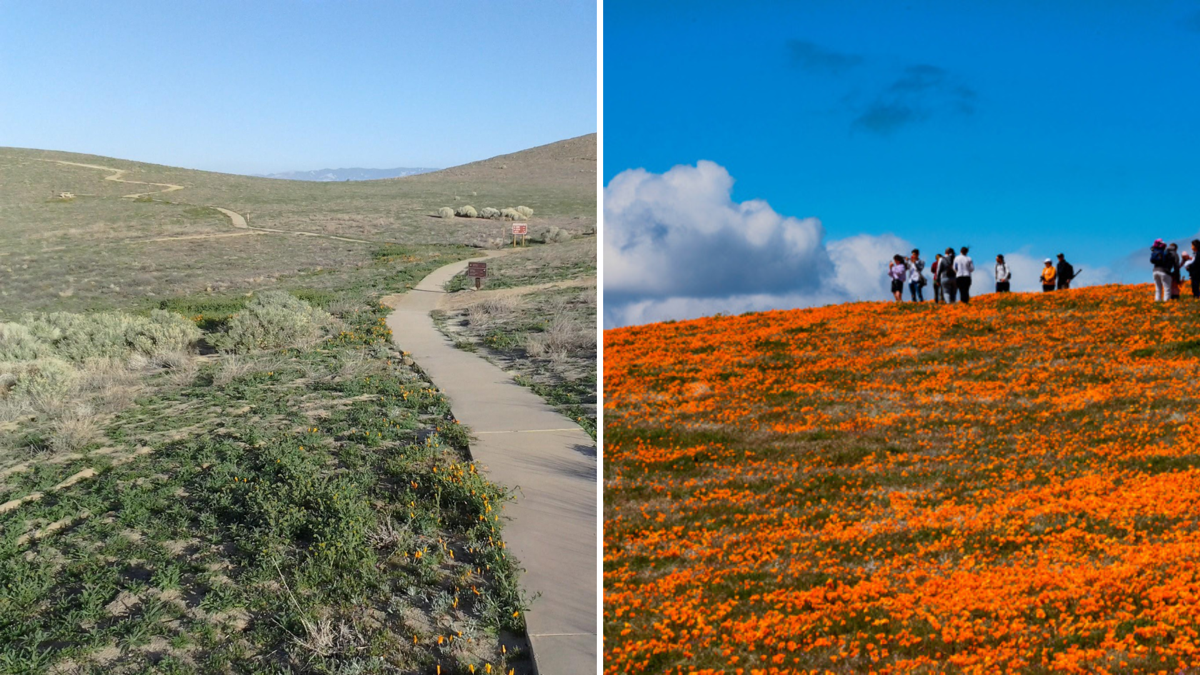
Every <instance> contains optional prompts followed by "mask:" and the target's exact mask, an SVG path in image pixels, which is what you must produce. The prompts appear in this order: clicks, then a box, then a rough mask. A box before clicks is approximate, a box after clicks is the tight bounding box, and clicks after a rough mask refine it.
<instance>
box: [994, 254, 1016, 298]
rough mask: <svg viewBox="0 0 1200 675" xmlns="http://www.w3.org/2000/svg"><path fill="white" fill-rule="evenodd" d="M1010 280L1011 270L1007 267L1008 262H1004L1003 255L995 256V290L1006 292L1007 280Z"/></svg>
mask: <svg viewBox="0 0 1200 675" xmlns="http://www.w3.org/2000/svg"><path fill="white" fill-rule="evenodd" d="M1010 281H1012V270H1010V269H1008V263H1006V262H1004V256H1003V255H997V256H996V292H997V293H1007V292H1008V289H1009V282H1010Z"/></svg>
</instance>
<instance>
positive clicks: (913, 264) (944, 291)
mask: <svg viewBox="0 0 1200 675" xmlns="http://www.w3.org/2000/svg"><path fill="white" fill-rule="evenodd" d="M1192 248H1193V249H1194V250H1195V251H1197V252H1198V253H1200V240H1198V241H1196V242H1193V244H1192ZM968 252H969V249H968V247H966V246H963V247H962V248H961V249H959V252H958V254H957V255H956V254H955V253H954V249H953V248H947V249H946V252H945V253H944V254H943V253H938V254H937V257H936V258H935V259H934V261H933V264H932V265H931V266H930V268H929V271H930V273H931V274H932V275H933V301H934V302H935V303H937V302H946V303H949V302H955V301H961V302H963V303H967V304H969V303H970V302H971V275H972V274H974V272H975V261H973V260H971V256H970V255H968ZM1195 257H1196V256H1193V261H1194V259H1195ZM1196 272H1197V275H1200V268H1197V270H1196ZM888 276H889V277H890V278H891V280H892V296H893V297H895V298H896V302H902V301H903V300H904V286H905V284H907V285H908V290H909V294H910V296H911V297H912V301H913V302H924V301H925V291H924V288H925V286H926V285H927V284H928V283H929V281H928V280H927V279H926V278H925V261H924V260H922V259H921V251H920V250H919V249H915V248H914V249H913V250H912V253H911V254H909V256H908V257H907V258H905V257H904V256H902V255H900V254H896V255H895V256H892V262H891V263H890V264H889V265H888ZM995 276H996V292H997V293H1008V292H1009V289H1010V288H1011V283H1012V270H1011V269H1009V267H1008V263H1007V262H1005V260H1004V256H1003V255H997V256H996V269H995ZM1077 276H1079V275H1078V273H1077V272H1076V271H1075V268H1074V267H1072V266H1071V263H1069V262H1067V260H1066V258H1065V257H1064V256H1063V254H1062V253H1059V254H1058V265H1054V263H1053V262H1052V261H1051V260H1050V259H1049V258H1046V267H1045V269H1043V270H1042V290H1043V291H1053V290H1056V289H1064V288H1070V287H1071V281H1072V280H1073V279H1074V278H1075V277H1077ZM1197 283H1200V278H1193V281H1192V285H1193V288H1195V287H1196V285H1197Z"/></svg>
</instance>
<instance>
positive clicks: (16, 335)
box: [0, 323, 53, 361]
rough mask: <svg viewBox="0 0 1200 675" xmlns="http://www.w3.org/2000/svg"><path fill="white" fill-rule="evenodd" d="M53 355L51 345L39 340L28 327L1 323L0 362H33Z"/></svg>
mask: <svg viewBox="0 0 1200 675" xmlns="http://www.w3.org/2000/svg"><path fill="white" fill-rule="evenodd" d="M52 353H53V350H52V349H51V348H50V345H48V344H46V343H45V342H43V341H41V340H39V339H38V338H37V336H36V335H34V334H33V333H32V332H31V331H30V330H29V328H28V327H27V326H23V325H21V324H19V323H0V361H32V360H34V359H40V358H43V357H46V356H50V355H51V354H52Z"/></svg>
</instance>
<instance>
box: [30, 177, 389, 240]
mask: <svg viewBox="0 0 1200 675" xmlns="http://www.w3.org/2000/svg"><path fill="white" fill-rule="evenodd" d="M38 161H39V162H53V163H55V164H64V165H66V166H81V167H83V168H85V169H99V170H101V171H112V172H113V173H112V174H110V175H108V176H105V177H104V180H111V181H113V182H115V183H130V184H136V185H157V186H158V187H161V188H164V189H162V190H156V191H154V192H137V193H134V194H131V195H123V196H122V197H121V199H137V198H138V197H145V196H147V195H161V194H166V193H168V192H175V191H176V190H182V189H183V188H184V186H183V185H175V184H174V183H149V182H146V181H141V180H125V179H124V178H122V177H121V176H124V175H125V174H127V173H129V171H128V170H127V169H118V168H116V167H111V166H100V165H99V164H82V163H80V162H66V161H63V160H61V159H39V160H38ZM213 208H215V209H216V210H218V211H220V212H221V213H223V214H225V215H226V216H227V217H228V218H229V221H230V222H231V223H232V224H233V226H234V228H236V229H239V230H254V231H255V232H270V233H273V234H294V235H299V236H302V237H324V238H325V239H334V240H336V241H349V242H353V243H355V244H378V243H379V242H377V241H371V240H369V239H355V238H353V237H340V236H338V235H336V234H325V233H323V232H303V231H300V230H277V229H274V228H270V227H250V225H249V224H248V223H247V222H246V218H245V216H243V215H242V214H240V213H238V212H237V211H232V210H230V209H224V208H221V207H220V206H214V207H213ZM246 234H252V233H251V232H245V233H237V234H188V235H182V236H178V237H157V238H154V239H146V240H145V241H181V240H185V239H219V238H224V237H236V236H244V235H246Z"/></svg>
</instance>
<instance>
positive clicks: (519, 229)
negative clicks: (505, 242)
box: [512, 223, 529, 248]
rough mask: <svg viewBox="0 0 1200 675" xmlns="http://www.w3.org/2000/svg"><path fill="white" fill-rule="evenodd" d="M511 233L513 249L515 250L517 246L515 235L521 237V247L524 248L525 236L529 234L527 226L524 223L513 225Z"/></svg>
mask: <svg viewBox="0 0 1200 675" xmlns="http://www.w3.org/2000/svg"><path fill="white" fill-rule="evenodd" d="M512 233H513V248H516V246H517V235H518V234H519V235H521V245H522V246H524V245H525V235H526V234H528V233H529V226H528V225H526V224H525V223H520V224H518V223H513V226H512Z"/></svg>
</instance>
